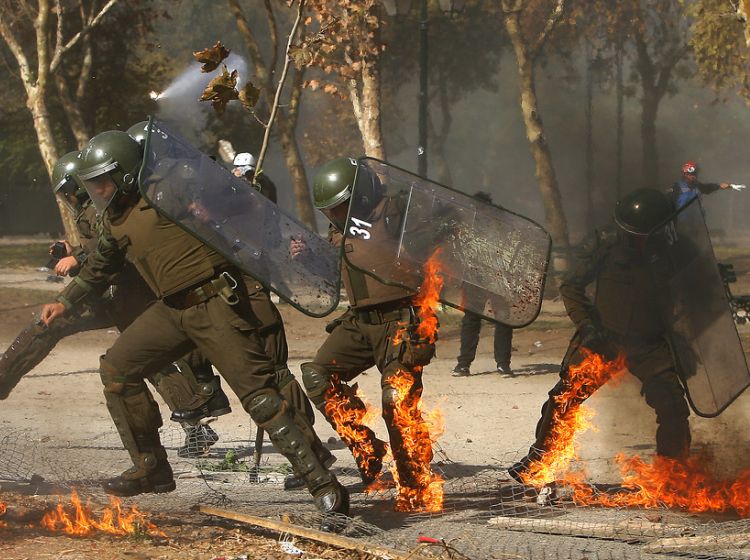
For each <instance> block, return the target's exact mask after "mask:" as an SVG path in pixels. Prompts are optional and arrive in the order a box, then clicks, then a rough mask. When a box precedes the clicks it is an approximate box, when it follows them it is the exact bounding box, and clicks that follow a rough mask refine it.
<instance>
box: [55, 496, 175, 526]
mask: <svg viewBox="0 0 750 560" xmlns="http://www.w3.org/2000/svg"><path fill="white" fill-rule="evenodd" d="M70 501H71V504H72V506H73V508H74V512H73V513H72V515H71V514H68V512H67V511H66V510H65V505H63V504H62V503H58V504H57V507H56V508H55V509H54V510H52V511H48V512H47V513H45V514H44V517H43V518H42V521H41V526H42V527H44V528H45V529H48V530H50V531H54V532H64V533H67V534H68V535H75V536H86V535H90V534H92V533H93V532H94V531H101V532H104V533H110V534H112V535H133V534H137V533H146V534H148V535H149V536H152V537H166V535H165V534H164V533H163V532H161V531H160V530H159V529H158V528H157V527H156V525H154V524H153V523H151V522H150V521H148V514H146V513H143V512H141V511H139V510H138V508H137V507H136V506H131V507H130V510H129V511H125V510H123V509H122V502H121V501H120V500H119V499H117V498H116V497H114V496H110V497H109V501H110V507H109V508H104V511H103V512H102V513H101V516H100V517H99V518H98V519H97V518H96V517H95V516H94V515H93V514H92V512H91V508H90V506H89V504H88V503H87V504H86V505H83V504H81V500H80V499H79V498H78V494H77V493H76V491H75V490H73V491H72V492H71V494H70Z"/></svg>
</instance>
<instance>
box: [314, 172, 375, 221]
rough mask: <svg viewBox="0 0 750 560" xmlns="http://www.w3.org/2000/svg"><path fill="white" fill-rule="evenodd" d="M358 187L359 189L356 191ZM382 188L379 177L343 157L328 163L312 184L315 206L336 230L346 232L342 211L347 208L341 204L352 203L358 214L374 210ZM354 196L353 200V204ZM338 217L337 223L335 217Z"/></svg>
mask: <svg viewBox="0 0 750 560" xmlns="http://www.w3.org/2000/svg"><path fill="white" fill-rule="evenodd" d="M355 185H356V189H355ZM382 190H383V189H382V184H381V182H380V179H379V178H378V176H377V175H376V174H375V173H374V172H372V171H370V169H368V168H367V167H366V166H365V165H362V164H361V163H358V162H357V160H356V159H354V158H350V157H342V158H337V159H334V160H331V161H329V162H328V163H326V164H324V165H323V167H321V168H320V170H318V173H317V175H315V179H314V180H313V203H314V204H315V208H317V209H318V210H320V211H321V212H323V213H324V214H325V215H326V216H327V217H328V218H329V219H330V220H331V221H332V222H333V223H334V225H336V226H337V227H339V228H341V229H343V227H342V226H343V221H344V220H345V219H346V218H345V216H344V218H343V220H342V219H341V214H343V211H342V210H340V209H339V208H348V205H346V206H344V205H343V204H342V203H344V202H347V201H349V202H350V203H351V204H353V205H354V206H355V208H356V209H357V211H358V213H361V212H363V211H366V210H368V209H371V208H373V207H374V206H375V205H376V204H377V202H378V201H379V200H380V199H381V197H382V195H383V193H382ZM352 193H355V196H354V200H351V198H352ZM334 213H335V214H336V216H335V218H336V219H335V220H334V219H333V218H332V216H333V215H334Z"/></svg>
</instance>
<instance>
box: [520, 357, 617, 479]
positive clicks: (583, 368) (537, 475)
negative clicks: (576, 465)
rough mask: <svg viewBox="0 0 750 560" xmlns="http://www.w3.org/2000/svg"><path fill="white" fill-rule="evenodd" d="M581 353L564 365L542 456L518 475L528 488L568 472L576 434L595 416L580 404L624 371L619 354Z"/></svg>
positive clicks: (589, 426) (573, 454) (541, 447)
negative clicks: (577, 359) (610, 357)
mask: <svg viewBox="0 0 750 560" xmlns="http://www.w3.org/2000/svg"><path fill="white" fill-rule="evenodd" d="M580 351H581V354H582V356H583V359H582V360H581V361H580V362H579V363H578V364H569V365H568V366H567V367H568V369H567V375H566V377H565V381H564V384H563V390H562V391H561V392H560V393H559V394H557V395H555V396H554V397H552V399H553V400H554V404H552V403H550V404H551V405H552V406H553V409H552V416H551V419H550V424H549V426H548V427H547V428H546V434H545V435H544V439H543V443H542V444H541V445H539V448H540V451H541V457H539V458H536V459H534V460H532V461H531V462H530V463H529V465H528V467H527V468H526V469H525V471H522V472H521V473H520V476H521V478H522V479H523V482H524V483H526V484H529V485H531V486H542V485H544V484H548V483H550V482H553V481H555V480H558V478H559V477H560V475H561V474H562V473H567V472H568V469H569V467H570V464H571V462H572V461H573V460H574V459H575V458H576V450H575V447H574V445H573V443H574V442H573V440H574V437H575V435H576V434H577V433H581V432H583V431H586V430H588V429H589V428H591V427H592V424H591V418H592V417H593V415H594V413H593V411H591V410H590V409H589V408H588V407H585V406H583V402H584V401H585V400H586V399H587V398H589V397H590V396H591V395H593V394H594V392H596V390H597V389H599V388H600V387H601V386H602V385H604V384H605V383H607V382H608V381H609V380H611V379H613V378H614V377H615V376H617V375H618V374H619V373H621V372H622V371H624V369H625V358H624V356H622V355H619V356H617V357H616V358H615V359H614V360H611V361H608V360H606V359H604V358H603V357H602V356H600V355H599V354H595V353H593V352H591V351H589V350H588V349H586V348H581V350H580Z"/></svg>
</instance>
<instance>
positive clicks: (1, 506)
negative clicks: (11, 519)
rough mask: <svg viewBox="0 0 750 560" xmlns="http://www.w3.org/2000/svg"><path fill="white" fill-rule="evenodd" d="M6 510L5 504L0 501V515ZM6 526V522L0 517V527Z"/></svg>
mask: <svg viewBox="0 0 750 560" xmlns="http://www.w3.org/2000/svg"><path fill="white" fill-rule="evenodd" d="M7 510H8V508H7V507H6V505H5V504H4V503H3V502H0V517H2V516H3V515H5V512H6V511H7ZM6 526H7V523H5V521H3V520H2V519H0V527H6Z"/></svg>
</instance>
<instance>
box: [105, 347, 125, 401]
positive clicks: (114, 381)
mask: <svg viewBox="0 0 750 560" xmlns="http://www.w3.org/2000/svg"><path fill="white" fill-rule="evenodd" d="M106 359H107V357H106V356H100V357H99V377H100V378H101V380H102V385H104V394H105V395H106V394H107V393H112V394H122V393H124V392H125V386H126V384H127V382H128V378H127V376H125V375H123V374H122V373H120V372H119V371H118V370H117V369H116V368H114V367H113V366H112V365H110V364H109V363H108V362H107V361H106Z"/></svg>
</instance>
